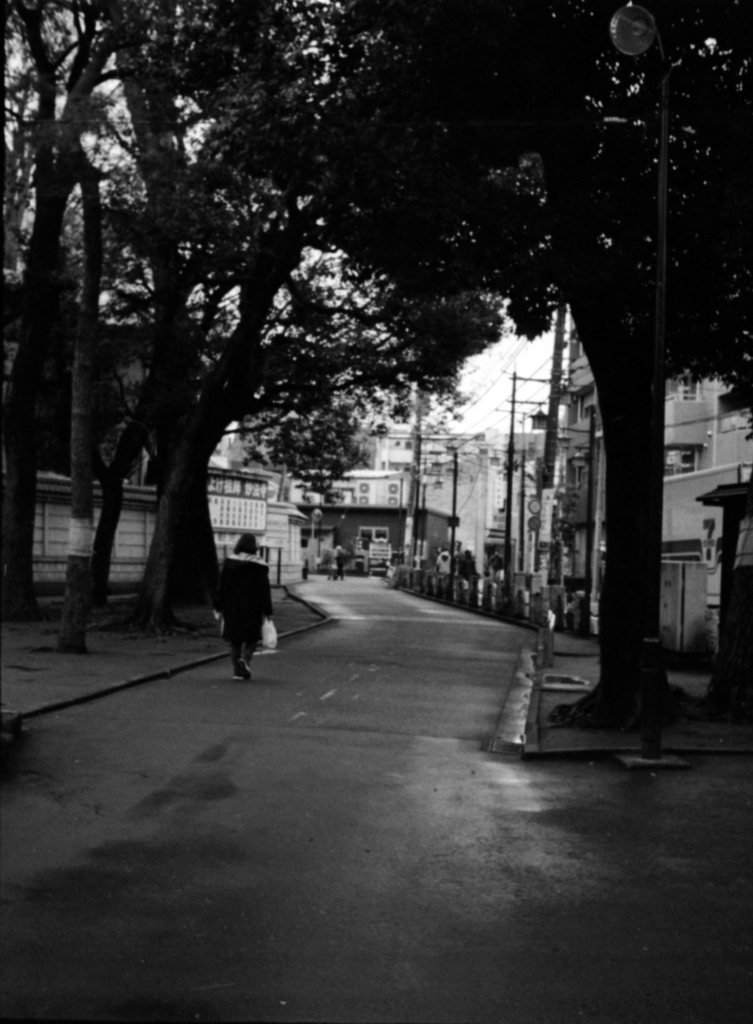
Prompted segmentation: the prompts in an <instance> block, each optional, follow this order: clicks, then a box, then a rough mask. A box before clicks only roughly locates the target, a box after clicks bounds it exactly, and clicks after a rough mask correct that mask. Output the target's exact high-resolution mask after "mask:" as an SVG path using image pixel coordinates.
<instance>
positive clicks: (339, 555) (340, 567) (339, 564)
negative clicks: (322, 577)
mask: <svg viewBox="0 0 753 1024" xmlns="http://www.w3.org/2000/svg"><path fill="white" fill-rule="evenodd" d="M346 561H347V559H346V557H345V552H344V551H343V549H342V548H341V547H340V545H339V544H338V545H337V550H336V551H335V567H336V570H337V571H336V573H335V579H336V580H344V579H345V562H346Z"/></svg>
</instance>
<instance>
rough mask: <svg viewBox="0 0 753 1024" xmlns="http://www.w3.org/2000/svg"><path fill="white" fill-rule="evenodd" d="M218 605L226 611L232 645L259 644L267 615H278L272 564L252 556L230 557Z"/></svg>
mask: <svg viewBox="0 0 753 1024" xmlns="http://www.w3.org/2000/svg"><path fill="white" fill-rule="evenodd" d="M214 607H215V609H216V610H217V611H218V612H220V613H221V614H222V619H223V621H222V636H223V637H224V639H225V640H229V641H230V643H231V644H242V643H246V644H253V643H257V642H258V641H259V640H261V626H262V622H263V621H264V617H265V616H269V617H271V616H272V615H273V614H274V612H273V610H272V591H271V589H270V586H269V566H268V565H266V564H265V563H264V562H261V561H255V560H251V559H249V560H246V559H240V558H226V559H225V561H224V562H223V564H222V572H221V573H220V585H219V588H218V590H217V597H216V598H215V601H214Z"/></svg>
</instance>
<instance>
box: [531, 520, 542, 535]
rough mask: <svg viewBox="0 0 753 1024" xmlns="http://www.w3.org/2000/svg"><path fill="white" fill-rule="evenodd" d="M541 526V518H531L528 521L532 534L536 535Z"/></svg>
mask: <svg viewBox="0 0 753 1024" xmlns="http://www.w3.org/2000/svg"><path fill="white" fill-rule="evenodd" d="M540 526H541V520H540V519H539V517H538V516H531V518H530V519H529V520H528V529H529V530H530V531H531V533H536V531H537V530H538V529H539V527H540Z"/></svg>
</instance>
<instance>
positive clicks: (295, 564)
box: [34, 473, 307, 594]
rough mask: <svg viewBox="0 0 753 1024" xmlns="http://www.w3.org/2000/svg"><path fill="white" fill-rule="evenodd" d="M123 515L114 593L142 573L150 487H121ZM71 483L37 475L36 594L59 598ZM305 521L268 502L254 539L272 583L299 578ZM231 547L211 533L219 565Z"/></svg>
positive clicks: (152, 500)
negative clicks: (262, 527) (264, 526)
mask: <svg viewBox="0 0 753 1024" xmlns="http://www.w3.org/2000/svg"><path fill="white" fill-rule="evenodd" d="M124 490H125V494H124V499H123V511H122V512H121V516H120V522H119V523H118V529H117V532H116V534H115V545H114V549H113V559H112V564H111V567H110V586H111V588H112V589H113V590H114V591H118V590H119V591H127V590H132V589H134V588H135V587H136V586H137V585H138V584H139V582H140V581H141V577H142V576H143V574H144V568H145V567H146V560H147V557H148V555H149V547H150V545H151V543H152V537H153V535H154V525H155V521H156V518H157V496H156V491H155V489H154V487H135V486H131V485H128V484H126V486H125V489H124ZM70 503H71V482H70V480H69V479H68V478H67V477H63V476H58V475H57V474H54V473H40V474H39V478H38V481H37V504H36V511H35V517H34V582H35V584H36V587H37V591H38V593H39V594H52V593H62V591H63V588H64V586H65V571H66V565H67V548H68V522H69V520H70V514H71V509H70ZM101 505H102V495H101V490H100V488H99V485H95V488H94V521H95V526H96V524H97V522H98V521H99V515H100V510H101ZM306 521H307V520H306V518H305V517H304V516H302V515H301V514H300V513H299V512H298V510H297V509H296V507H295V506H294V505H290V504H288V503H287V502H279V501H270V502H269V503H268V507H267V529H266V532H265V533H264V534H263V535H261V536H260V537H259V544H260V546H261V547H262V549H263V552H264V556H265V557H266V559H267V561H268V563H269V568H270V580H271V581H272V583H273V584H277V583H283V584H284V583H294V582H296V581H297V580H300V579H301V575H302V569H303V553H302V551H301V525H302V524H303V523H305V522H306ZM236 539H237V535H234V536H233V537H232V542H231V543H224V537H223V536H222V535H219V534H215V542H216V547H217V557H218V559H219V561H220V562H222V560H223V559H224V558H225V556H226V554H227V553H229V552H230V551H232V550H233V547H234V546H235V541H236Z"/></svg>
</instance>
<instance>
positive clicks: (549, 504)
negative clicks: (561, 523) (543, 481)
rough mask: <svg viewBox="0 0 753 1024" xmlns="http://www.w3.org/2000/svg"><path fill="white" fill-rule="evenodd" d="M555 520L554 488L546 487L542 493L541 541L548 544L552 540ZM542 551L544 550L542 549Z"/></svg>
mask: <svg viewBox="0 0 753 1024" xmlns="http://www.w3.org/2000/svg"><path fill="white" fill-rule="evenodd" d="M553 518H554V488H553V487H545V488H544V490H543V491H542V492H541V526H540V528H539V541H546V542H547V543H548V542H549V541H550V540H551V539H552V519H553ZM540 550H543V549H541V548H540Z"/></svg>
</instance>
